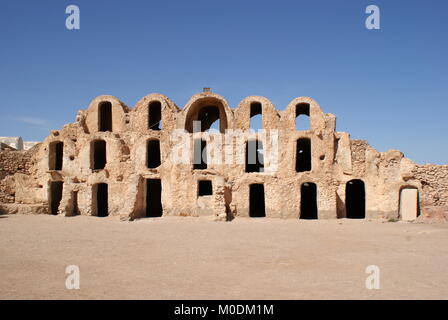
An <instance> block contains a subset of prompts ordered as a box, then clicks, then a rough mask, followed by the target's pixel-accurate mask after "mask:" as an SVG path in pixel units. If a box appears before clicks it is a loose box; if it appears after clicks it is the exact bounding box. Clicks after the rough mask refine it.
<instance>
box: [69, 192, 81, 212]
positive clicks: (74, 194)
mask: <svg viewBox="0 0 448 320" xmlns="http://www.w3.org/2000/svg"><path fill="white" fill-rule="evenodd" d="M79 214H80V212H79V207H78V191H73V192H72V214H71V215H72V216H78V215H79Z"/></svg>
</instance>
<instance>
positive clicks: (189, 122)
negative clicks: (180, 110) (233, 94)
mask: <svg viewBox="0 0 448 320" xmlns="http://www.w3.org/2000/svg"><path fill="white" fill-rule="evenodd" d="M227 109H228V106H227V103H226V102H225V100H223V99H220V98H219V97H216V96H205V97H199V98H196V99H195V100H193V101H192V102H191V103H190V104H189V105H188V107H187V114H186V117H185V130H186V131H187V132H189V133H193V122H194V121H200V122H201V128H200V131H201V132H204V131H206V130H208V129H210V127H211V125H212V124H213V123H214V122H215V121H216V120H219V132H221V133H225V131H226V129H227V128H228V116H227V112H228V110H227Z"/></svg>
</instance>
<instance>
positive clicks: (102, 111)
mask: <svg viewBox="0 0 448 320" xmlns="http://www.w3.org/2000/svg"><path fill="white" fill-rule="evenodd" d="M98 131H112V103H110V102H109V101H103V102H101V103H100V104H99V105H98Z"/></svg>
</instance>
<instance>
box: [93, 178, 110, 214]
mask: <svg viewBox="0 0 448 320" xmlns="http://www.w3.org/2000/svg"><path fill="white" fill-rule="evenodd" d="M108 189H109V188H108V185H107V184H106V183H99V184H96V185H95V186H94V199H95V201H96V215H97V216H98V217H107V216H108V215H109V190H108Z"/></svg>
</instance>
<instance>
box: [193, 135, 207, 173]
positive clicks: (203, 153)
mask: <svg viewBox="0 0 448 320" xmlns="http://www.w3.org/2000/svg"><path fill="white" fill-rule="evenodd" d="M193 148H194V150H193V169H198V170H204V169H207V141H205V140H203V139H197V140H194V145H193Z"/></svg>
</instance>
